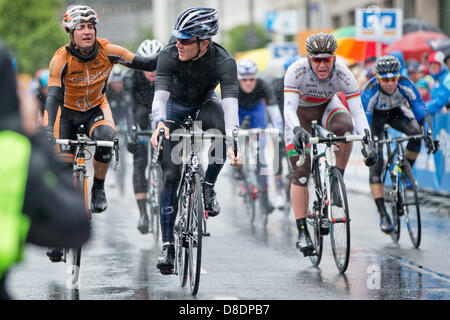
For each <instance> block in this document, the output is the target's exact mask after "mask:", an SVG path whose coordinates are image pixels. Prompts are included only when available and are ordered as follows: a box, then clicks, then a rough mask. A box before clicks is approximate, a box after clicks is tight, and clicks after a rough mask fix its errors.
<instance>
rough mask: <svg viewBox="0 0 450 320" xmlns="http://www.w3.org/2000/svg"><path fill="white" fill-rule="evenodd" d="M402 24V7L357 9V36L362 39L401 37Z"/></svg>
mask: <svg viewBox="0 0 450 320" xmlns="http://www.w3.org/2000/svg"><path fill="white" fill-rule="evenodd" d="M402 24H403V11H402V10H401V9H380V8H375V9H356V37H357V38H359V39H362V40H375V41H389V40H396V39H400V38H401V37H402Z"/></svg>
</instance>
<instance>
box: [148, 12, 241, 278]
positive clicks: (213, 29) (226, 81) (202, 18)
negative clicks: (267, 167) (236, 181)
mask: <svg viewBox="0 0 450 320" xmlns="http://www.w3.org/2000/svg"><path fill="white" fill-rule="evenodd" d="M218 27H219V25H218V18H217V11H216V10H215V9H213V8H198V7H196V8H189V9H187V10H185V11H184V12H182V13H181V14H180V15H179V16H178V18H177V21H176V23H175V28H174V31H173V32H172V34H173V36H174V37H175V38H176V39H177V41H176V42H175V43H171V44H169V45H168V46H166V47H165V48H164V49H163V50H162V51H161V52H160V54H159V58H158V64H157V67H156V84H155V97H154V100H153V105H152V115H153V119H154V122H155V123H156V125H157V130H155V131H154V134H153V136H152V139H151V142H152V145H153V147H155V148H156V147H157V135H158V131H159V129H160V128H164V130H165V137H166V140H165V141H164V144H163V149H162V163H161V164H162V172H163V176H164V177H163V183H164V187H163V189H162V190H163V194H162V200H161V229H162V241H163V250H162V253H161V256H160V258H159V261H158V264H157V268H159V269H160V270H166V271H167V270H171V269H172V268H173V263H174V257H175V251H174V245H173V226H174V223H175V217H176V214H177V205H178V204H177V200H176V192H177V186H178V183H179V181H180V175H181V173H180V169H181V167H180V165H176V164H175V163H174V161H173V160H179V159H171V151H172V148H173V147H174V146H175V144H176V143H177V142H175V141H168V139H169V133H170V132H173V130H174V129H176V128H179V125H180V124H181V123H183V121H184V119H185V118H186V117H187V116H188V115H191V116H193V117H194V118H196V119H197V121H202V123H201V124H202V129H203V130H209V129H217V130H219V131H220V133H222V134H225V133H227V135H231V131H232V130H233V129H235V128H237V127H238V126H239V118H238V100H237V98H238V93H239V85H238V80H237V75H236V62H235V60H234V59H233V57H232V56H231V55H230V54H229V53H228V52H227V51H226V50H225V49H224V48H223V47H222V46H220V45H219V44H217V43H215V42H212V41H211V38H212V36H214V35H215V34H216V33H217V31H218ZM219 83H220V87H221V98H222V101H220V100H219V99H218V98H217V96H216V95H215V93H214V90H215V88H216V87H217V85H218V84H219ZM213 145H216V143H214V144H213ZM222 147H223V148H222V150H221V152H216V151H217V150H211V152H210V161H209V163H210V164H209V166H208V167H207V170H206V173H205V179H204V186H203V192H204V199H205V209H206V210H207V212H208V215H209V216H216V215H218V214H219V212H220V207H219V205H218V202H217V200H216V194H215V191H214V184H215V182H216V180H217V177H218V175H219V173H220V170H221V169H222V167H223V164H224V162H225V161H226V155H227V153H228V155H229V157H230V158H231V164H232V165H235V166H236V165H239V161H240V159H239V158H238V157H235V156H234V154H233V150H232V148H229V149H228V151H227V148H226V145H225V141H223V143H222ZM217 149H219V148H217ZM178 163H179V162H178Z"/></svg>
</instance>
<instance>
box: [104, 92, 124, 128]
mask: <svg viewBox="0 0 450 320" xmlns="http://www.w3.org/2000/svg"><path fill="white" fill-rule="evenodd" d="M106 100H108V103H109V107H110V108H111V112H112V115H113V119H114V123H115V124H118V123H120V121H121V120H122V119H125V117H126V115H127V105H126V102H125V94H124V91H123V90H121V91H116V90H114V89H113V88H112V86H111V85H110V84H109V85H108V88H107V89H106Z"/></svg>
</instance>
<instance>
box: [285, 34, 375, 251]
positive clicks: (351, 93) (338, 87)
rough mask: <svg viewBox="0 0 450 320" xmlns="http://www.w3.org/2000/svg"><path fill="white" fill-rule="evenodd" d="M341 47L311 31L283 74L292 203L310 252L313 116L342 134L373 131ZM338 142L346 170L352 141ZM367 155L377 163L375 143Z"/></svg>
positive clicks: (369, 162)
mask: <svg viewBox="0 0 450 320" xmlns="http://www.w3.org/2000/svg"><path fill="white" fill-rule="evenodd" d="M336 49H337V42H336V39H335V38H334V36H333V35H331V34H327V33H316V34H312V35H311V36H309V37H308V39H307V40H306V50H307V51H308V56H307V57H306V58H304V59H300V60H298V61H296V62H294V63H293V64H292V65H291V66H290V67H289V68H288V70H287V72H286V75H285V78H284V120H285V139H286V149H287V152H288V156H289V161H290V163H291V165H292V169H293V172H292V184H291V204H292V207H293V209H294V215H295V219H296V223H297V229H298V232H299V236H298V240H297V243H296V246H297V248H298V249H299V250H300V251H301V252H302V253H303V254H304V255H305V256H308V255H312V253H313V243H312V241H311V238H310V235H309V233H308V230H307V228H306V212H307V210H308V196H309V195H308V180H309V173H310V168H311V158H310V156H309V150H310V145H308V143H309V137H310V132H311V121H313V120H317V121H318V122H319V124H321V126H322V127H324V128H325V129H327V130H329V131H331V132H333V133H335V134H336V135H338V136H341V135H345V134H352V133H353V131H354V129H356V132H357V133H358V134H364V129H368V130H369V132H370V127H369V124H368V122H367V118H366V116H365V113H364V109H363V106H362V103H361V98H360V93H359V89H358V84H357V82H356V79H355V77H354V76H353V74H352V73H351V72H350V70H348V69H347V68H346V67H345V66H344V65H343V64H342V63H340V62H337V61H336V57H335V55H334V52H335V51H336ZM339 91H343V92H344V95H345V98H346V99H347V102H348V109H347V108H346V107H345V106H344V104H343V103H342V102H341V101H340V99H339V98H338V96H337V95H336V93H337V92H339ZM352 116H353V119H352ZM302 143H304V144H305V145H306V148H305V150H306V161H305V163H304V164H303V165H302V166H301V167H297V164H296V163H297V161H298V158H299V152H300V149H301V148H302ZM339 147H340V150H339V151H337V152H336V163H337V166H338V168H339V169H340V170H341V172H342V174H343V173H344V169H345V167H346V166H347V161H348V158H349V156H350V153H351V150H352V144H351V143H348V144H344V143H342V144H339ZM363 155H364V157H365V163H366V165H367V166H371V165H373V164H375V162H376V160H377V157H378V155H377V153H376V151H375V148H374V147H373V146H372V145H371V146H370V152H369V153H368V154H367V153H366V152H365V151H363ZM332 201H333V200H332ZM335 205H339V204H336V203H335ZM328 223H329V222H328V221H324V223H323V225H322V226H321V228H322V229H323V230H324V232H326V230H328Z"/></svg>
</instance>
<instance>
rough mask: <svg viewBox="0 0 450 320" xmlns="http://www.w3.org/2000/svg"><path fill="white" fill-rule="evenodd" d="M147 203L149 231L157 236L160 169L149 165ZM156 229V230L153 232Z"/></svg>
mask: <svg viewBox="0 0 450 320" xmlns="http://www.w3.org/2000/svg"><path fill="white" fill-rule="evenodd" d="M147 190H148V191H147V204H148V208H149V210H148V213H149V215H150V216H149V224H150V232H152V233H154V234H155V236H156V237H157V236H158V235H159V229H160V222H159V216H160V212H159V211H160V200H161V170H159V168H156V167H154V166H151V168H150V170H149V174H148V187H147ZM155 231H156V232H155Z"/></svg>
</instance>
